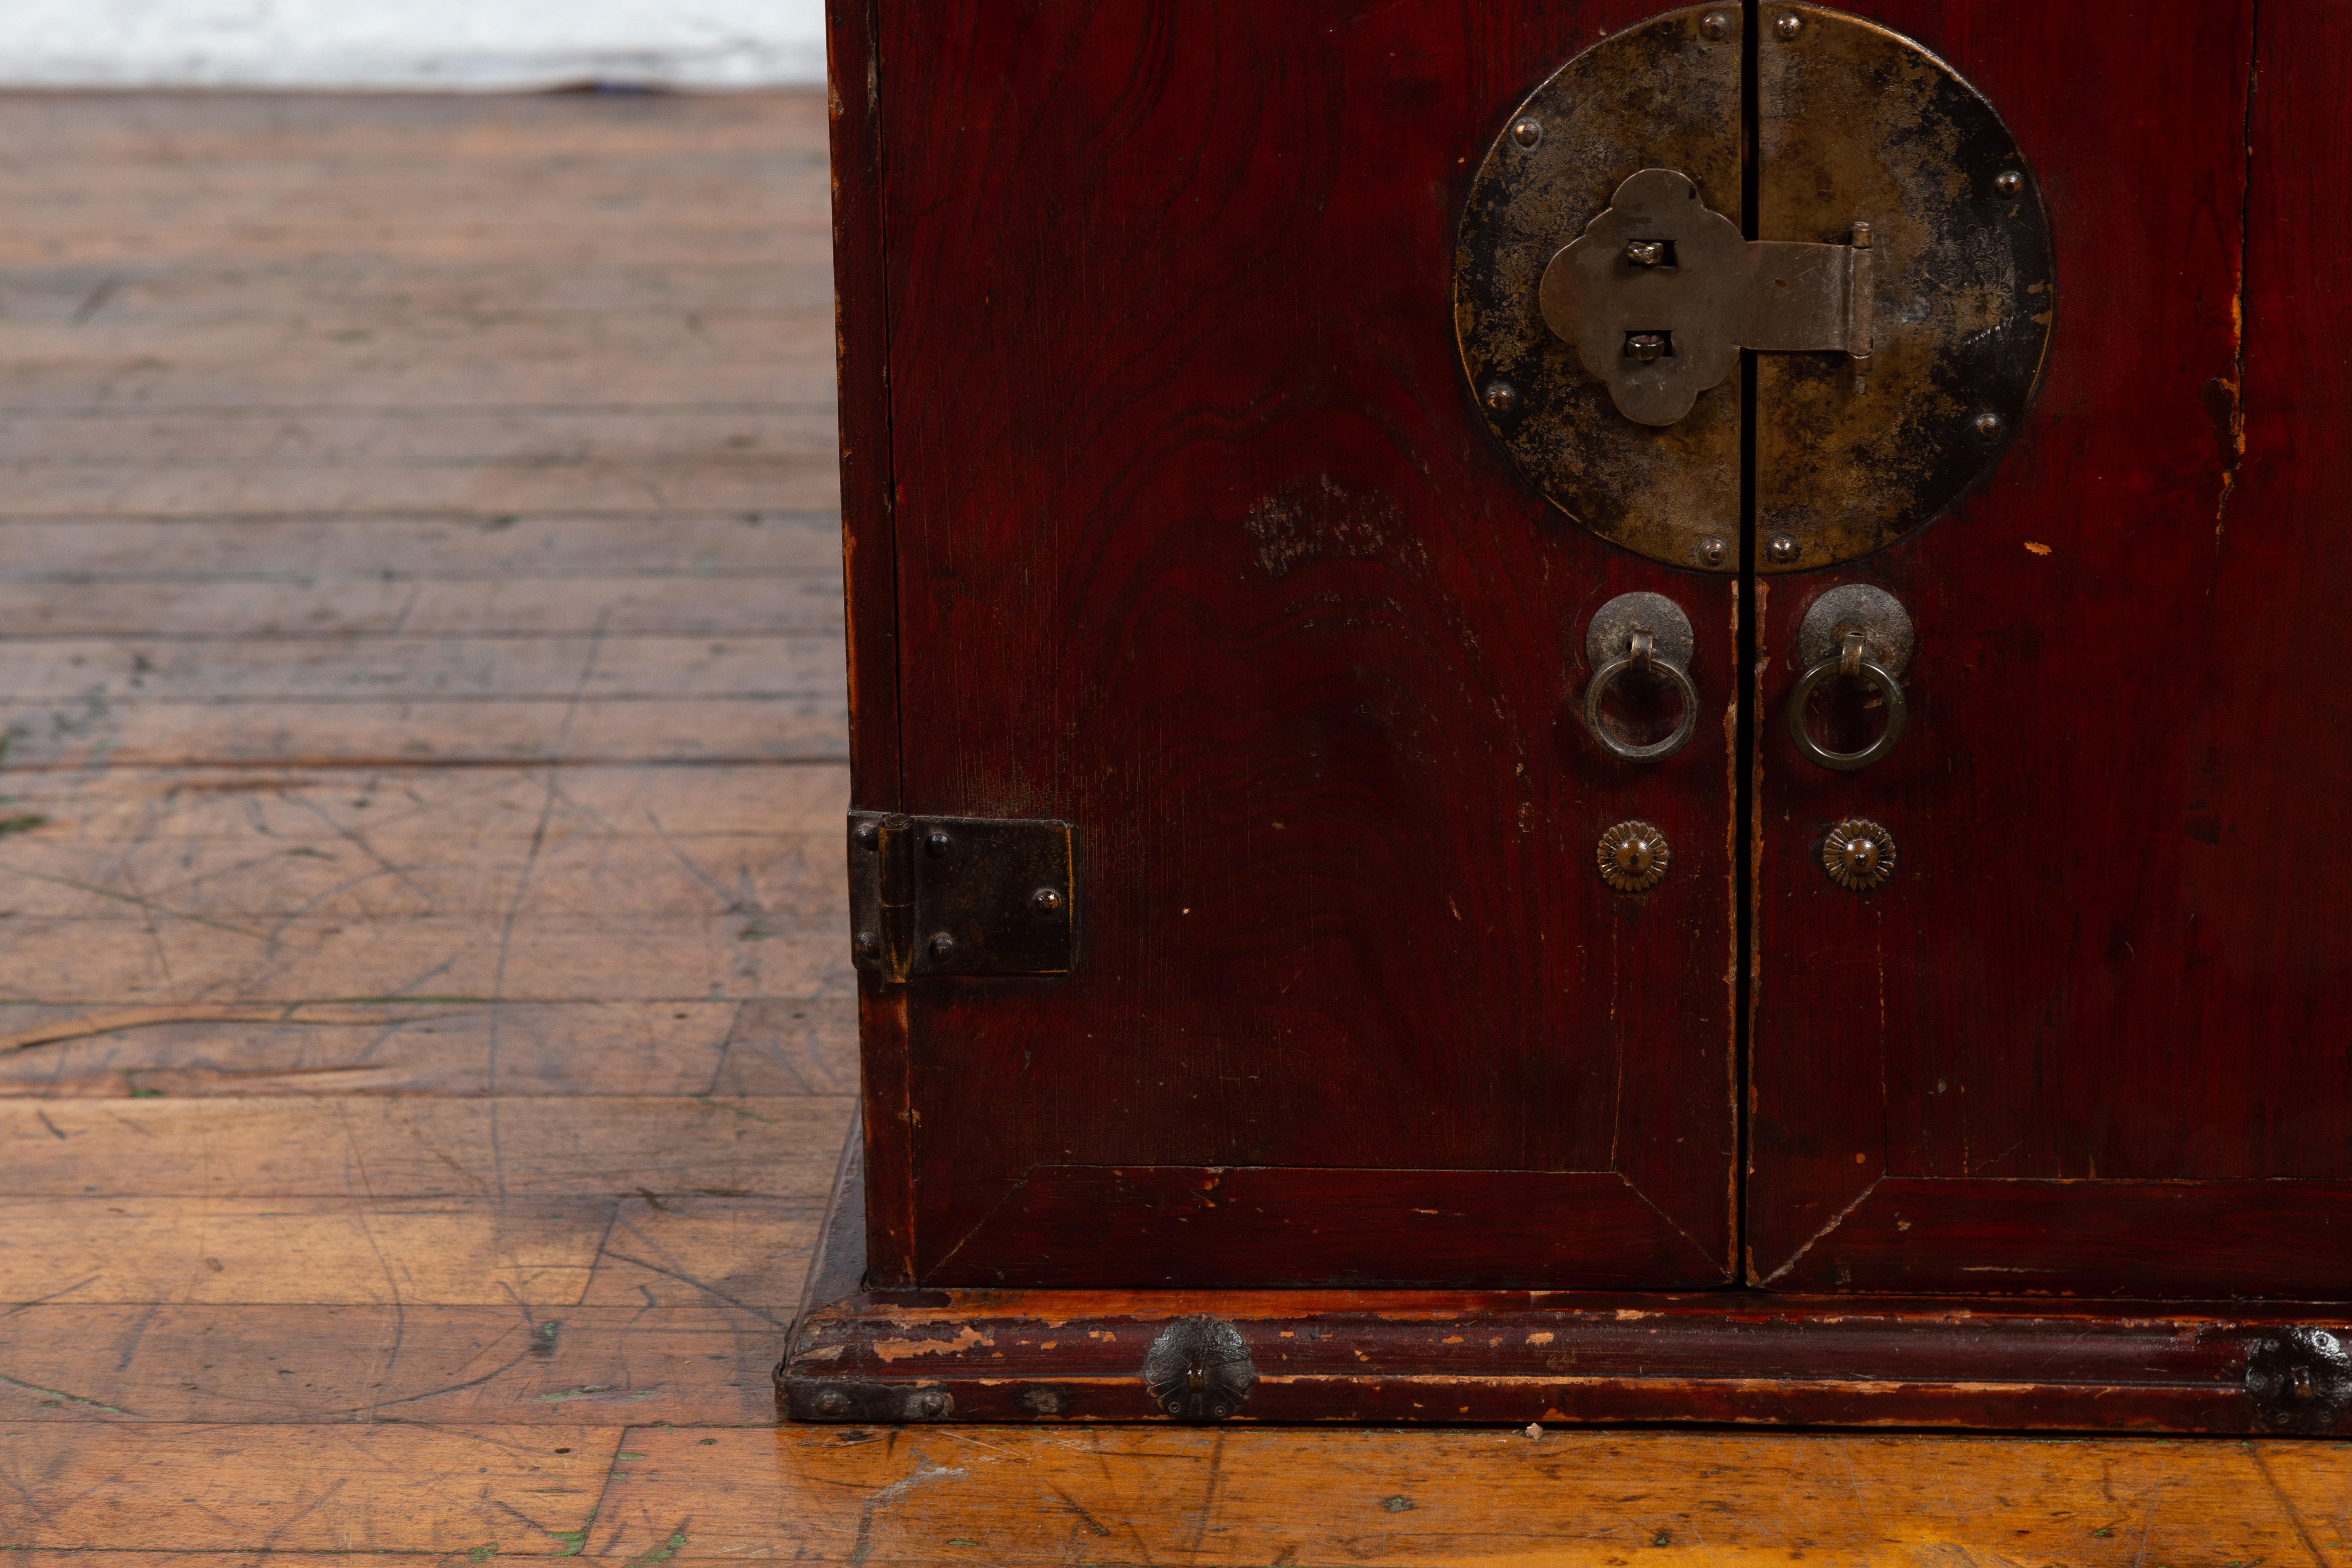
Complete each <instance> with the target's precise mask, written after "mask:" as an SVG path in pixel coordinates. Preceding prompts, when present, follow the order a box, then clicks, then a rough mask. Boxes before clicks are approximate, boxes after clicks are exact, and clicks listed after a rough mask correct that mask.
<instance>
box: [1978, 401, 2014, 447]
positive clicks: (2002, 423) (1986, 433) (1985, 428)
mask: <svg viewBox="0 0 2352 1568" xmlns="http://www.w3.org/2000/svg"><path fill="white" fill-rule="evenodd" d="M1969 427H1970V428H1971V429H1973V430H1975V431H1976V433H1977V439H1978V440H1979V441H1998V440H2000V435H2001V432H2002V431H2004V430H2006V429H2008V428H2009V421H2008V420H2006V419H2003V418H2002V417H2001V416H2000V415H1998V414H1995V413H1994V412H1993V411H1992V410H1991V409H1990V408H1988V409H1986V410H1985V411H1984V412H1983V413H1981V414H1979V415H1978V416H1976V417H1975V418H1974V419H1973V420H1971V421H1969Z"/></svg>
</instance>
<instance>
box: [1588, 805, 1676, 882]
mask: <svg viewBox="0 0 2352 1568" xmlns="http://www.w3.org/2000/svg"><path fill="white" fill-rule="evenodd" d="M1673 854H1674V852H1673V851H1672V850H1670V849H1668V848H1667V847H1666V836H1665V835H1664V834H1663V833H1661V832H1659V831H1658V829H1657V828H1656V827H1655V826H1653V825H1652V824H1650V823H1646V822H1640V821H1633V822H1621V823H1619V824H1618V825H1617V826H1614V827H1612V828H1611V829H1610V830H1609V831H1608V832H1606V833H1604V834H1602V835H1601V847H1600V850H1599V851H1598V858H1599V859H1600V862H1601V880H1602V881H1604V882H1606V883H1608V884H1609V885H1610V886H1611V887H1612V888H1614V889H1617V890H1618V891H1619V892H1621V893H1646V892H1648V891H1649V890H1650V889H1652V888H1654V887H1656V886H1657V885H1658V884H1659V883H1660V882H1662V881H1664V880H1665V877H1666V863H1667V862H1668V861H1669V860H1670V859H1672V858H1673Z"/></svg>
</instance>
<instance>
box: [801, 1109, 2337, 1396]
mask: <svg viewBox="0 0 2352 1568" xmlns="http://www.w3.org/2000/svg"><path fill="white" fill-rule="evenodd" d="M851 1142H852V1148H851V1151H850V1153H849V1154H848V1156H847V1157H845V1161H844V1164H843V1171H842V1176H841V1180H840V1182H839V1184H838V1185H837V1186H836V1189H835V1194H834V1208H833V1212H832V1214H831V1215H830V1216H829V1217H828V1220H827V1223H826V1226H825V1229H824V1237H823V1239H822V1241H821V1243H820V1247H819V1251H818V1255H817V1258H816V1262H815V1265H814V1268H812V1270H811V1274H810V1280H809V1289H808V1291H807V1294H806V1296H805V1298H804V1300H803V1305H802V1309H801V1312H800V1314H799V1317H798V1319H797V1321H795V1323H794V1325H793V1336H792V1342H791V1346H790V1349H789V1352H788V1353H787V1354H786V1356H785V1358H784V1360H783V1362H782V1364H780V1365H779V1366H778V1367H777V1369H776V1404H777V1412H778V1415H780V1417H782V1418H784V1419H789V1420H797V1421H843V1422H857V1423H863V1424H874V1423H881V1422H890V1421H924V1420H955V1421H1037V1420H1056V1421H1151V1420H1162V1421H1166V1420H1176V1419H1185V1418H1200V1417H1202V1416H1203V1415H1211V1414H1212V1413H1214V1412H1219V1411H1222V1412H1223V1416H1222V1417H1221V1418H1223V1419H1228V1420H1234V1421H1249V1422H1258V1423H1312V1422H1381V1423H1412V1422H1421V1423H1466V1424H1492V1425H1505V1424H1507V1425H1511V1426H1524V1425H1526V1424H1528V1423H1529V1422H1538V1423H1543V1424H1547V1425H1549V1424H1580V1423H1634V1422H1707V1423H1738V1424H1757V1425H1775V1426H1909V1427H1923V1426H1924V1427H1953V1428H1978V1429H1991V1430H2009V1431H2020V1430H2032V1431H2119V1430H2120V1431H2148V1432H2210V1433H2223V1434H2247V1433H2258V1432H2259V1433H2302V1434H2307V1435H2313V1436H2317V1435H2322V1434H2327V1433H2336V1434H2347V1433H2352V1304H2342V1303H2300V1302H2263V1303H2259V1304H2257V1303H2248V1302H2221V1303H2190V1302H2179V1301H2165V1302H2126V1301H2096V1302H2093V1301H2084V1300H2075V1299H2067V1298H2039V1299H2036V1298H2014V1297H2012V1298H2008V1299H1998V1300H1996V1299H1968V1298H1958V1297H1938V1298H1927V1297H1889V1296H1861V1295H1846V1296H1823V1295H1807V1296H1799V1295H1778V1294H1773V1293H1769V1292H1764V1291H1752V1290H1742V1291H1691V1292H1680V1293H1664V1292H1659V1293H1623V1292H1613V1293H1601V1292H1587V1291H1525V1290H1520V1291H1501V1290H1475V1291H1473V1290H1385V1289H1383V1290H1343V1289H1340V1290H1320V1289H1291V1290H1234V1289H1226V1290H1073V1289H1052V1290H1046V1289H1016V1290H1003V1289H945V1290H939V1289H931V1290H867V1289H864V1288H863V1285H862V1279H863V1276H864V1273H865V1262H866V1260H865V1247H864V1206H863V1197H862V1194H861V1192H860V1190H859V1186H860V1184H859V1173H858V1170H857V1160H856V1139H854V1138H853V1139H852V1141H851ZM1203 1319H1207V1320H1213V1323H1211V1324H1209V1325H1205V1326H1204V1325H1203V1324H1202V1321H1201V1320H1203ZM1228 1328H1229V1329H1230V1331H1231V1332H1230V1333H1228V1332H1227V1329H1228ZM1188 1346H1189V1347H1192V1349H1191V1350H1190V1351H1189V1352H1188V1349H1187V1347H1188ZM1187 1353H1191V1354H1192V1355H1193V1356H1194V1357H1195V1359H1201V1358H1205V1360H1204V1363H1203V1368H1204V1370H1205V1372H1206V1373H1207V1374H1208V1375H1207V1378H1206V1380H1205V1383H1204V1382H1203V1380H1202V1379H1201V1378H1198V1377H1196V1378H1193V1379H1192V1386H1193V1387H1194V1388H1195V1389H1196V1390H1197V1389H1198V1388H1200V1387H1202V1386H1205V1387H1207V1388H1208V1389H1210V1390H1211V1391H1212V1392H1213V1394H1215V1396H1214V1397H1178V1398H1171V1391H1172V1392H1173V1393H1176V1394H1181V1393H1182V1392H1183V1390H1184V1388H1185V1386H1186V1384H1185V1369H1184V1368H1183V1367H1182V1366H1181V1365H1179V1364H1177V1363H1181V1362H1182V1361H1183V1360H1184V1358H1185V1356H1186V1354H1187ZM1237 1358H1239V1359H1237ZM1147 1362H1149V1363H1150V1368H1151V1370H1150V1374H1149V1375H1147V1371H1146V1367H1147ZM1155 1389H1156V1390H1157V1392H1155ZM1171 1405H1172V1406H1173V1407H1175V1408H1177V1409H1178V1410H1179V1412H1180V1414H1179V1415H1170V1414H1168V1409H1167V1408H1166V1406H1171Z"/></svg>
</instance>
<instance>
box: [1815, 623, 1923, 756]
mask: <svg viewBox="0 0 2352 1568" xmlns="http://www.w3.org/2000/svg"><path fill="white" fill-rule="evenodd" d="M1917 640H1918V639H1917V634H1916V632H1915V631H1914V630H1913V629H1912V625H1911V613H1910V612H1909V611H1908V610H1906V609H1905V608H1904V607H1903V602H1902V601H1901V600H1900V599H1897V598H1896V597H1895V595H1892V594H1890V593H1888V592H1887V591H1886V590H1885V589H1884V588H1880V587H1877V586H1874V584H1869V583H1846V584H1840V585H1839V586H1837V587H1835V588H1832V589H1831V590H1830V591H1829V592H1828V593H1826V594H1823V595H1822V596H1821V597H1819V598H1817V599H1815V600H1814V601H1813V602H1812V603H1811V604H1810V605H1806V606H1805V615H1804V618H1803V619H1802V620H1801V621H1800V622H1799V623H1798V624H1797V663H1798V665H1799V666H1800V667H1801V668H1802V669H1803V671H1804V673H1803V674H1801V675H1800V676H1799V677H1798V678H1797V684H1796V687H1795V689H1793V690H1791V691H1790V693H1789V740H1790V743H1791V744H1793V745H1794V746H1795V747H1796V748H1797V754H1798V755H1800V756H1801V757H1803V758H1804V759H1805V760H1806V761H1807V762H1809V763H1816V764H1818V765H1819V766H1822V767H1824V768H1831V769H1833V770H1835V771H1837V772H1839V773H1852V772H1853V771H1854V770H1855V769H1857V768H1866V767H1868V766H1870V764H1871V763H1874V762H1876V761H1878V759H1879V758H1881V757H1883V756H1885V755H1886V753H1887V752H1891V751H1893V750H1894V749H1895V742H1898V741H1900V740H1902V739H1903V731H1904V728H1905V726H1906V725H1907V724H1908V723H1909V722H1910V718H1911V705H1910V702H1909V700H1907V699H1906V697H1905V696H1904V694H1903V683H1902V681H1901V680H1900V679H1897V678H1898V677H1900V676H1901V675H1902V673H1903V671H1904V670H1905V669H1906V668H1907V667H1908V666H1909V665H1910V663H1911V650H1912V647H1913V646H1914V645H1915V644H1916V641H1917ZM1832 676H1835V677H1838V678H1840V679H1843V681H1845V682H1846V684H1847V687H1848V688H1849V689H1862V690H1871V689H1875V690H1876V691H1877V693H1878V695H1879V700H1880V701H1881V703H1882V704H1883V705H1884V706H1885V710H1886V723H1885V727H1884V728H1883V729H1881V730H1880V731H1879V732H1878V738H1877V739H1876V740H1874V741H1873V742H1871V743H1870V744H1868V745H1867V746H1864V747H1863V748H1862V749H1861V750H1859V751H1853V752H1832V751H1831V750H1830V749H1829V748H1828V747H1826V746H1824V745H1822V743H1821V742H1819V741H1816V740H1814V739H1813V732H1812V728H1811V724H1809V723H1808V722H1807V719H1806V709H1807V706H1808V705H1809V704H1810V703H1811V701H1812V700H1813V693H1814V692H1815V691H1816V690H1818V689H1821V687H1822V685H1823V684H1825V683H1826V682H1827V681H1828V680H1829V679H1831V678H1832Z"/></svg>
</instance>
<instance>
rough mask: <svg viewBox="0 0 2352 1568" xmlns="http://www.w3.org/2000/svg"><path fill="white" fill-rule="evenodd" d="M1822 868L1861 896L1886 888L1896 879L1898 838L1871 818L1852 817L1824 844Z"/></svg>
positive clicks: (1833, 828)
mask: <svg viewBox="0 0 2352 1568" xmlns="http://www.w3.org/2000/svg"><path fill="white" fill-rule="evenodd" d="M1822 869H1824V870H1826V871H1827V872H1829V874H1830V880H1831V881H1832V882H1835V883H1836V884H1837V885H1838V886H1839V887H1841V888H1850V889H1853V891H1855V892H1857V893H1866V892H1868V891H1870V889H1873V888H1876V887H1882V886H1884V885H1885V881H1886V879H1887V878H1889V877H1892V876H1893V875H1895V836H1894V835H1893V834H1891V833H1889V832H1887V831H1886V829H1885V828H1884V827H1881V826H1879V825H1878V824H1877V823H1875V822H1873V821H1871V820H1870V819H1869V818H1867V817H1862V816H1849V817H1847V818H1846V819H1845V820H1844V821H1843V822H1841V823H1839V824H1838V825H1837V826H1835V827H1832V828H1831V829H1830V832H1829V837H1826V838H1824V839H1822Z"/></svg>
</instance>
